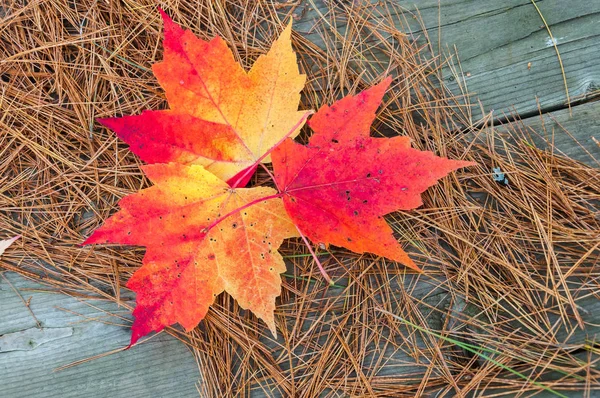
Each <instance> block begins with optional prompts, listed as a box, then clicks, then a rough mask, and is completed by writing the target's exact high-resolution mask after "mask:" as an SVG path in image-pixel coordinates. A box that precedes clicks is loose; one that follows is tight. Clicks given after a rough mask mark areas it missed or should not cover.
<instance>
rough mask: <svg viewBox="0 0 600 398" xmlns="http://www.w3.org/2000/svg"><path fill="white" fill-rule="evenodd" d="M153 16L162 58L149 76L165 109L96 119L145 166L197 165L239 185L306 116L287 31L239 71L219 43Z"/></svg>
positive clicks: (300, 78) (301, 79)
mask: <svg viewBox="0 0 600 398" xmlns="http://www.w3.org/2000/svg"><path fill="white" fill-rule="evenodd" d="M161 14H162V16H163V20H164V34H165V38H164V42H163V45H164V59H163V61H162V62H159V63H157V64H155V65H153V67H152V70H153V72H154V74H155V75H156V77H157V79H158V81H159V82H160V84H161V86H162V87H163V88H164V89H165V92H166V95H167V100H168V102H169V108H170V109H169V110H164V111H145V112H143V113H142V114H140V115H135V116H124V117H120V118H107V119H98V120H99V121H100V123H102V124H104V125H105V126H107V127H109V128H111V129H112V130H114V131H115V132H116V133H117V135H118V136H119V137H120V138H121V139H122V140H123V141H125V142H126V143H128V144H129V145H130V149H131V151H132V152H133V153H135V154H137V155H138V156H139V157H140V158H141V159H142V160H144V161H145V162H147V163H168V162H177V163H183V164H199V165H202V166H204V167H205V168H206V169H207V170H208V171H210V172H211V173H213V174H215V175H216V176H217V177H219V178H221V179H223V180H226V181H227V180H229V182H230V184H231V185H232V186H234V187H237V186H244V185H246V183H247V182H248V180H249V179H250V177H251V175H252V173H251V171H253V169H254V168H255V166H256V164H257V163H258V162H261V161H262V162H269V161H270V159H269V157H268V156H266V154H267V153H268V152H269V151H270V150H271V149H272V148H273V147H274V146H276V145H277V144H278V143H280V142H281V141H282V140H283V139H285V138H286V137H294V136H296V135H297V134H298V132H299V131H300V128H301V127H302V125H303V124H304V122H305V120H306V117H307V116H308V115H309V112H306V111H298V104H299V101H300V91H301V90H302V88H303V87H304V82H305V80H306V76H305V75H301V74H300V73H299V71H298V65H297V63H296V55H295V53H294V52H293V50H292V44H291V31H292V30H291V24H290V25H288V26H287V28H286V29H285V30H284V31H283V32H282V33H281V36H280V37H279V39H278V40H276V41H275V42H274V43H273V46H272V47H271V49H270V51H269V52H268V53H267V54H266V55H262V56H260V57H258V59H257V60H256V62H255V63H254V65H253V66H252V68H251V69H250V71H249V72H246V71H244V69H243V68H242V67H241V66H240V65H239V64H238V63H237V62H236V61H235V59H234V57H233V53H232V52H231V50H230V49H229V48H228V47H227V44H226V43H225V41H224V40H223V39H222V38H220V37H215V38H214V39H212V40H210V41H204V40H201V39H199V38H197V37H196V36H194V34H193V33H192V32H190V31H189V30H184V29H182V28H181V27H180V26H178V25H177V24H175V23H174V22H173V21H172V20H171V18H169V17H168V16H167V15H166V14H165V13H164V12H162V11H161ZM248 168H251V170H249V171H246V169H248ZM240 172H242V173H243V174H241V175H240Z"/></svg>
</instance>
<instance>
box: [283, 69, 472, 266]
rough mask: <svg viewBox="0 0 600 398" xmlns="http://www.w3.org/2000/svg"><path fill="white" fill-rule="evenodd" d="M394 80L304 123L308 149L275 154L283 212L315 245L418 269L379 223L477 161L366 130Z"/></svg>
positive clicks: (288, 147) (287, 145) (290, 145)
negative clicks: (307, 129) (448, 156)
mask: <svg viewBox="0 0 600 398" xmlns="http://www.w3.org/2000/svg"><path fill="white" fill-rule="evenodd" d="M390 82H391V78H389V77H388V78H387V79H385V80H384V81H383V82H381V83H380V84H378V85H376V86H374V87H372V88H370V89H368V90H366V91H363V92H361V93H360V94H358V95H356V96H354V97H350V96H349V97H346V98H343V99H342V100H340V101H338V102H336V103H335V104H333V105H331V106H323V107H322V108H321V109H319V111H318V112H317V113H316V114H315V115H314V116H313V117H312V118H311V119H310V120H309V122H308V125H309V126H310V127H311V128H312V129H313V131H314V132H315V133H314V134H313V135H312V136H311V138H310V141H309V143H308V145H306V146H304V145H300V144H298V143H297V142H294V141H293V140H291V139H288V140H286V141H284V142H283V143H282V144H281V145H279V146H278V147H277V148H275V150H274V151H273V153H272V160H273V167H274V176H275V180H276V183H277V186H278V188H279V190H280V192H281V193H282V194H283V201H284V204H285V209H286V211H287V213H288V214H289V215H290V217H291V219H292V220H293V221H294V223H295V224H296V226H297V227H298V228H299V230H300V231H301V232H302V233H303V234H304V235H306V236H307V237H308V238H310V239H311V240H312V241H313V242H314V243H323V244H326V245H327V244H333V245H336V246H342V247H345V248H347V249H350V250H352V251H353V252H356V253H373V254H377V255H379V256H383V257H386V258H389V259H391V260H394V261H398V262H400V263H402V264H404V265H406V266H408V267H411V268H414V269H417V270H418V269H419V268H418V267H417V266H416V265H415V263H414V262H413V261H412V260H411V259H410V257H408V255H407V254H406V252H405V251H404V250H403V249H402V247H401V246H400V244H399V243H398V241H397V240H396V238H394V236H393V234H392V229H391V228H390V227H389V225H388V224H387V223H386V221H385V220H384V218H383V216H384V215H385V214H388V213H391V212H393V211H397V210H410V209H414V208H416V207H419V206H421V205H422V204H423V202H422V200H421V193H423V192H424V191H425V190H426V189H427V188H428V187H430V186H431V185H433V184H435V183H436V182H437V180H438V179H440V178H442V177H444V176H445V175H447V174H448V173H449V172H451V171H453V170H456V169H459V168H461V167H465V166H470V165H473V164H474V163H472V162H465V161H458V160H450V159H446V158H441V157H438V156H435V155H434V154H433V153H432V152H424V151H419V150H417V149H413V148H411V147H410V139H409V138H408V137H392V138H374V137H371V136H370V133H369V131H370V126H371V124H372V122H373V120H374V119H375V111H376V109H377V108H378V107H379V105H380V103H381V99H382V97H383V94H384V93H385V90H386V89H387V87H388V86H389V84H390Z"/></svg>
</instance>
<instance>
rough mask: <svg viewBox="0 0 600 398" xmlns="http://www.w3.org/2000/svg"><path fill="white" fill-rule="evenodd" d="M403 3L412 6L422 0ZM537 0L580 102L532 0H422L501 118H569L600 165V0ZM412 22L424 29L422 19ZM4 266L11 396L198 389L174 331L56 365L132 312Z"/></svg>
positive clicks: (564, 121) (427, 17)
mask: <svg viewBox="0 0 600 398" xmlns="http://www.w3.org/2000/svg"><path fill="white" fill-rule="evenodd" d="M303 3H304V2H303ZM399 3H400V4H404V3H405V4H406V7H407V9H408V10H410V9H413V6H412V4H413V3H414V2H413V1H399ZM538 3H539V7H540V9H541V10H542V12H543V15H544V17H545V18H546V21H547V23H548V25H549V26H550V28H551V30H552V33H553V34H554V37H555V40H556V43H557V45H558V49H559V50H560V54H561V56H562V60H563V64H564V70H565V73H566V77H567V84H568V87H569V93H570V97H571V99H572V100H573V103H574V104H575V106H574V107H573V108H572V111H569V110H568V109H566V107H565V102H566V96H565V87H564V82H563V77H562V74H561V69H560V65H559V63H558V59H557V55H556V52H555V49H554V46H553V43H552V40H551V39H550V37H549V35H548V32H547V31H546V28H545V27H544V26H543V24H542V21H541V19H540V16H539V15H538V13H537V11H536V10H535V8H534V7H533V6H532V3H531V1H529V0H507V1H496V0H477V1H475V0H470V1H467V0H454V1H450V0H441V8H438V0H424V1H421V2H419V4H418V6H419V10H420V14H421V16H422V18H423V20H424V21H425V25H426V27H427V29H428V32H429V35H430V37H431V39H432V41H433V42H437V40H438V39H437V37H438V34H440V32H441V43H442V47H443V48H446V47H447V48H453V47H454V46H456V49H457V50H458V55H459V57H460V61H461V64H462V71H463V76H464V79H465V82H466V84H467V86H468V89H469V91H470V92H471V93H473V94H475V95H476V96H477V97H478V98H479V100H480V101H481V103H482V106H483V108H484V109H485V110H492V109H493V110H494V111H495V115H496V117H497V118H498V119H499V120H502V119H504V118H505V116H506V115H508V114H517V115H519V116H520V117H522V118H524V119H525V123H526V124H527V125H529V126H532V127H534V128H538V129H539V128H540V126H541V125H542V124H543V125H544V126H545V128H546V129H547V130H548V129H550V130H551V129H555V130H556V131H560V130H561V129H562V128H563V127H564V128H566V129H567V130H569V131H570V132H571V133H573V134H574V135H575V137H576V138H577V139H578V140H579V141H580V143H581V144H582V147H573V145H572V144H571V142H572V141H571V140H565V141H564V142H561V140H560V139H559V140H557V142H556V146H557V148H558V149H560V150H561V151H563V152H564V153H565V154H567V155H569V156H571V157H574V158H576V159H580V160H582V161H584V162H587V163H588V164H595V166H596V167H598V164H597V163H594V162H595V161H594V160H593V159H592V157H591V156H590V155H592V156H594V157H595V158H596V159H600V147H599V146H598V145H597V144H596V143H595V142H594V141H593V140H592V137H595V138H596V139H597V140H600V102H596V103H593V102H592V103H582V104H580V103H581V102H583V101H584V100H586V99H588V98H589V97H591V96H593V95H597V94H599V93H600V92H599V89H600V51H598V47H599V45H600V28H599V26H600V2H599V1H589V0H573V1H568V2H566V1H561V0H545V1H539V2H538ZM315 4H316V6H317V9H314V8H313V7H312V5H311V4H310V2H309V3H306V6H303V7H305V8H304V9H302V10H301V11H302V19H301V20H300V21H297V22H296V23H295V29H296V30H297V31H298V32H299V33H301V34H304V35H305V36H306V37H307V38H308V39H311V40H315V41H316V40H317V36H316V35H315V34H314V25H315V21H317V20H318V19H319V15H320V14H321V13H327V7H326V6H325V2H323V1H318V2H315ZM412 33H413V35H415V36H418V35H419V34H420V33H422V32H421V31H420V28H419V26H418V25H417V24H416V22H415V24H414V27H413V32H412ZM446 76H447V80H446V81H445V83H446V84H448V86H449V87H450V88H451V89H454V90H457V85H456V82H454V80H453V78H452V77H451V74H450V73H447V74H446ZM540 112H541V113H544V116H543V117H542V118H541V117H540V116H539V113H540ZM586 151H587V152H586ZM588 152H589V154H588ZM4 276H5V277H6V279H3V278H0V303H2V304H1V307H0V380H1V385H0V396H1V397H8V398H21V397H23V398H25V397H27V398H38V397H39V398H42V397H44V398H49V397H59V396H60V397H81V396H86V397H167V396H168V397H195V396H198V385H199V383H201V377H200V375H199V373H198V367H197V364H196V363H195V359H194V357H193V356H192V354H191V353H190V352H189V351H188V349H187V348H186V347H185V346H184V345H183V344H181V343H179V342H178V341H176V340H175V339H173V338H171V337H170V336H168V335H166V334H161V335H159V336H157V337H155V338H153V339H151V340H150V341H149V342H147V343H146V344H141V345H138V346H136V347H135V349H132V350H129V351H125V352H117V353H114V354H112V355H107V356H104V357H102V358H99V359H95V360H93V361H90V362H84V363H82V364H79V365H77V366H74V367H69V368H66V369H62V370H59V371H57V369H58V368H60V367H62V366H65V365H68V364H70V363H72V362H75V361H79V360H84V359H86V358H88V357H92V356H95V355H100V354H103V353H106V352H109V351H111V350H117V349H119V348H122V347H123V346H125V345H127V343H128V341H129V338H130V330H129V329H128V327H127V323H126V322H123V323H122V325H114V324H110V323H114V322H115V318H114V317H109V316H107V315H106V313H105V312H112V313H119V314H121V315H122V316H123V317H125V318H130V314H129V313H128V311H126V310H124V309H119V308H117V307H116V306H115V305H114V304H111V303H108V302H98V301H94V302H88V301H79V300H76V299H74V298H71V297H68V296H64V295H61V294H56V293H51V292H44V291H42V290H36V289H43V288H42V287H40V286H38V285H36V284H35V283H32V282H29V281H26V280H24V279H23V278H21V277H19V276H17V275H15V274H11V273H5V274H4ZM22 299H24V300H26V301H27V302H28V303H29V304H30V306H29V308H27V307H26V306H25V304H24V301H23V300H22ZM580 305H583V306H584V307H585V309H586V310H587V312H586V315H585V316H584V320H585V322H586V324H587V325H588V326H587V329H586V330H580V331H578V332H577V333H576V334H575V335H573V336H571V338H570V340H569V341H570V342H571V343H573V344H577V343H581V342H583V341H584V339H585V338H589V337H590V336H593V335H595V334H597V333H598V332H599V331H600V326H599V325H600V302H599V301H598V300H597V299H595V298H588V299H586V300H585V302H581V303H580ZM30 310H31V311H30ZM34 316H35V317H34ZM102 321H106V322H108V323H103V322H102ZM36 322H39V325H41V328H38V327H37V324H36ZM124 369H127V372H124ZM25 375H26V376H25ZM538 396H546V395H545V394H540V395H538ZM548 396H550V395H548Z"/></svg>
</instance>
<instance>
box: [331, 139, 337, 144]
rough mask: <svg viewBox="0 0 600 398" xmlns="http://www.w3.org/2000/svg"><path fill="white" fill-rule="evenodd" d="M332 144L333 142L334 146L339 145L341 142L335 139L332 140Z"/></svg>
mask: <svg viewBox="0 0 600 398" xmlns="http://www.w3.org/2000/svg"><path fill="white" fill-rule="evenodd" d="M331 142H333V143H334V144H337V143H339V141H338V140H336V139H335V138H334V139H332V140H331Z"/></svg>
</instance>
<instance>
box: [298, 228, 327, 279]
mask: <svg viewBox="0 0 600 398" xmlns="http://www.w3.org/2000/svg"><path fill="white" fill-rule="evenodd" d="M296 229H297V230H298V233H299V234H300V236H301V237H302V240H303V241H304V243H305V244H306V247H308V251H309V252H310V254H311V255H312V257H313V258H314V259H315V262H316V263H317V267H319V271H321V275H323V278H325V280H326V281H327V283H328V284H329V286H334V285H335V283H333V281H332V280H331V278H330V277H329V275H327V272H325V268H323V264H321V261H319V257H317V255H316V254H315V252H314V250H313V249H312V247H311V245H310V242H309V241H308V239H306V236H304V234H303V233H302V231H300V228H298V226H297V225H296Z"/></svg>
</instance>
